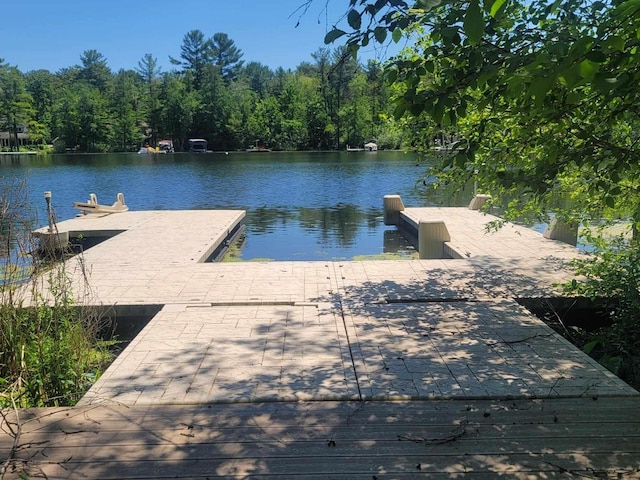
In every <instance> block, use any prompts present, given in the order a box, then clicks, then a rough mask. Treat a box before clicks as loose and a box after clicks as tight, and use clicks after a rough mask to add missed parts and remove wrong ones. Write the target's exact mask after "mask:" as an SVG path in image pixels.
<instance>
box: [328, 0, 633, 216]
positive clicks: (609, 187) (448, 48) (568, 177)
mask: <svg viewBox="0 0 640 480" xmlns="http://www.w3.org/2000/svg"><path fill="white" fill-rule="evenodd" d="M639 12H640V4H639V3H638V2H637V0H628V1H613V2H600V1H596V2H592V1H589V0H558V1H556V2H553V3H549V2H546V1H543V0H537V1H533V2H524V1H515V0H512V1H509V2H507V1H505V0H486V1H484V2H480V1H479V0H468V1H439V0H418V1H416V2H412V4H409V3H407V2H405V1H403V0H378V1H375V2H374V1H368V0H351V2H350V9H349V11H348V13H347V16H346V17H347V20H348V24H349V26H350V27H351V28H352V31H351V32H350V33H347V32H346V31H344V30H341V29H339V28H335V29H333V30H332V31H330V32H329V33H328V34H327V37H326V39H325V41H327V42H332V41H335V40H336V39H338V38H341V37H344V38H346V39H347V42H346V43H347V47H348V48H349V49H350V51H352V52H355V51H357V49H358V48H359V47H363V46H367V45H368V44H369V43H370V42H378V43H383V42H385V41H387V39H389V38H390V39H391V40H392V41H395V42H398V41H399V40H400V39H401V38H402V37H403V36H404V35H413V37H412V38H414V39H415V41H414V42H413V44H412V47H411V48H409V49H407V50H406V51H405V53H403V54H401V55H399V56H398V57H397V58H396V59H395V60H394V61H393V62H392V63H391V65H390V66H389V67H388V70H387V75H388V79H389V81H391V82H394V83H398V84H401V85H402V90H401V92H399V95H398V96H397V97H396V100H397V103H396V110H395V116H396V117H397V118H400V117H402V116H408V117H410V118H416V119H418V118H422V117H424V116H428V117H429V118H430V119H431V122H430V123H429V124H428V125H427V130H426V131H425V132H424V133H425V135H424V136H426V137H428V138H433V135H434V134H435V133H436V132H437V131H438V130H439V129H444V130H445V131H447V132H449V133H456V134H458V136H459V137H461V138H464V139H465V140H466V142H465V145H464V147H465V148H464V151H462V152H460V153H458V154H457V155H451V156H448V157H447V158H445V159H444V161H443V163H442V165H441V166H440V168H439V169H438V173H439V174H440V178H441V179H442V181H443V182H456V183H462V182H466V181H468V180H469V179H470V178H471V177H472V176H473V175H477V178H478V180H479V183H480V184H481V185H482V186H483V188H485V189H486V190H489V191H490V193H491V194H492V195H494V197H497V198H498V199H499V200H501V201H502V202H503V203H509V204H510V206H511V208H510V209H509V210H508V212H507V213H508V214H510V215H511V216H516V215H517V214H519V213H522V212H529V211H536V212H539V213H541V214H545V213H546V212H547V211H548V210H550V209H556V208H557V207H558V205H559V200H563V201H564V203H563V204H562V206H563V207H564V212H563V214H564V215H565V216H569V217H574V218H575V217H578V218H585V217H588V216H589V215H593V214H594V213H596V214H601V213H603V212H602V210H603V207H606V208H608V209H609V210H610V212H613V211H616V212H617V214H627V215H631V216H632V217H633V218H634V220H635V221H640V203H639V202H638V201H637V200H638V193H637V192H638V187H639V185H638V184H637V180H636V179H637V178H638V172H637V169H638V160H639V154H640V151H639V148H638V139H639V137H638V135H637V131H638V129H637V127H638V114H639V111H638V108H637V105H638V104H639V103H638V100H639V98H638V96H639V95H640V92H639V91H638V89H637V82H638V80H639V79H640V70H639V65H640V64H639V59H640V52H638V46H639V44H640V41H639V39H638V35H637V32H638V28H639V27H640V15H639ZM594 211H595V212H594Z"/></svg>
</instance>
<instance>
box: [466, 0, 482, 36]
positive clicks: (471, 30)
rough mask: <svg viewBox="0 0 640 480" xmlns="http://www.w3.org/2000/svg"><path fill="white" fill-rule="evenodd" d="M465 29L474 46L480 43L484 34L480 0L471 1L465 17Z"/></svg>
mask: <svg viewBox="0 0 640 480" xmlns="http://www.w3.org/2000/svg"><path fill="white" fill-rule="evenodd" d="M463 28H464V33H465V34H466V35H467V37H468V38H469V42H470V43H471V44H472V45H475V44H477V43H478V42H480V39H481V38H482V35H483V34H484V17H483V16H482V10H481V9H480V4H479V2H478V0H471V3H469V7H468V8H467V13H466V15H465V16H464V24H463Z"/></svg>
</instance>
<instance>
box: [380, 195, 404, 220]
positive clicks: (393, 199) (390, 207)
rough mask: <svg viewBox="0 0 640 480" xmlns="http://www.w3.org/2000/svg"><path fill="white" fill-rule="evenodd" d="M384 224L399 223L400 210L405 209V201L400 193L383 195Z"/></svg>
mask: <svg viewBox="0 0 640 480" xmlns="http://www.w3.org/2000/svg"><path fill="white" fill-rule="evenodd" d="M383 206H384V224H385V225H399V224H400V212H402V211H403V210H404V203H402V198H400V195H385V196H384V197H383Z"/></svg>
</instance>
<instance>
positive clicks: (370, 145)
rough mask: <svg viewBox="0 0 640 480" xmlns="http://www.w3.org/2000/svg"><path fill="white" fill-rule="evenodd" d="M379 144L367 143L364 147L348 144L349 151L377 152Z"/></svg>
mask: <svg viewBox="0 0 640 480" xmlns="http://www.w3.org/2000/svg"><path fill="white" fill-rule="evenodd" d="M377 151H378V144H377V143H374V142H369V143H365V144H364V147H352V146H350V145H347V152H377Z"/></svg>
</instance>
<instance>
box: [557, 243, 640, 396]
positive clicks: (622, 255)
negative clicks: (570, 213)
mask: <svg viewBox="0 0 640 480" xmlns="http://www.w3.org/2000/svg"><path fill="white" fill-rule="evenodd" d="M588 240H589V243H590V244H591V245H593V246H594V248H595V249H596V252H595V253H596V254H595V255H590V256H586V257H585V258H581V259H578V260H576V261H574V267H575V269H576V273H577V274H578V275H579V277H580V278H581V280H580V281H578V280H573V281H571V282H568V283H567V284H565V285H564V289H565V291H566V292H567V293H570V294H572V295H580V296H584V297H587V298H591V299H594V300H595V299H604V301H605V305H606V309H607V311H608V312H609V314H610V321H611V323H612V325H611V327H607V328H601V329H599V330H598V331H596V332H592V333H591V334H590V335H588V336H587V337H586V341H585V342H584V345H583V346H584V349H585V351H586V352H587V353H591V354H593V355H595V356H597V358H598V359H599V361H600V362H601V363H602V364H603V365H605V366H606V367H607V368H609V369H610V370H612V371H613V372H614V373H616V374H619V375H620V376H621V377H622V378H624V379H625V380H627V381H628V382H630V383H633V384H636V385H638V384H639V383H640V354H639V353H638V345H639V344H640V290H639V288H640V248H639V245H638V240H637V239H633V238H631V239H630V236H629V235H628V234H626V235H625V234H620V235H618V236H615V237H613V238H611V237H609V238H606V237H603V236H602V235H601V234H600V233H599V232H594V233H589V234H588Z"/></svg>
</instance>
